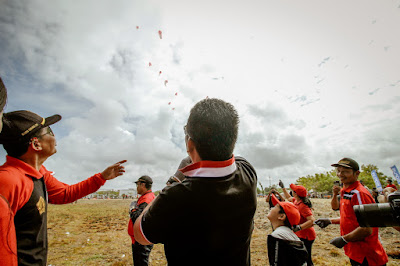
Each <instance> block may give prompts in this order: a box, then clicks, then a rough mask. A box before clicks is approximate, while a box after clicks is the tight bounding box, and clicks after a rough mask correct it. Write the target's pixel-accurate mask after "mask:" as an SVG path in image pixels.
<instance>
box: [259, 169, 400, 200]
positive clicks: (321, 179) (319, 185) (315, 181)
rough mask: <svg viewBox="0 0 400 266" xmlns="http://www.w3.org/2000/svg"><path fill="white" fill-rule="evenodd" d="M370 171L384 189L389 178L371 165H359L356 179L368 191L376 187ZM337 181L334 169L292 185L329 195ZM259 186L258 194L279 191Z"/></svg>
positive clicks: (309, 176) (300, 178)
mask: <svg viewBox="0 0 400 266" xmlns="http://www.w3.org/2000/svg"><path fill="white" fill-rule="evenodd" d="M372 170H375V171H376V173H377V175H378V178H379V180H380V182H381V184H382V187H385V186H386V180H387V179H388V178H391V177H388V176H386V175H385V174H383V173H382V172H380V171H379V169H378V167H377V166H376V165H373V164H367V165H361V170H360V175H359V177H358V180H362V181H364V185H365V186H367V187H368V188H370V189H372V188H374V187H376V185H375V182H374V180H373V178H372V175H371V172H372ZM391 179H392V180H393V182H394V183H395V179H394V178H391ZM337 180H339V178H338V177H337V176H336V171H335V169H332V170H331V171H328V172H325V173H319V174H314V175H307V176H303V177H299V178H297V180H296V181H295V182H293V183H296V184H298V185H302V186H304V187H305V188H306V189H307V190H308V191H310V190H311V189H312V190H313V191H314V192H321V193H330V192H332V186H333V182H334V181H337ZM259 185H260V187H258V188H257V193H258V194H264V195H265V194H268V192H269V191H270V190H271V189H273V188H274V189H277V190H279V191H280V189H279V188H278V187H277V185H272V186H270V187H265V188H264V187H263V186H262V184H261V183H259ZM285 185H286V186H287V187H289V184H285ZM396 185H397V184H396Z"/></svg>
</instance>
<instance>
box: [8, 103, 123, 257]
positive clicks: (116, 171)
mask: <svg viewBox="0 0 400 266" xmlns="http://www.w3.org/2000/svg"><path fill="white" fill-rule="evenodd" d="M60 119H61V116H60V115H53V116H50V117H47V118H42V117H40V116H39V115H37V114H35V113H32V112H30V111H15V112H10V113H5V114H4V116H3V131H2V132H1V134H0V143H1V144H3V147H4V149H5V150H6V152H7V157H6V162H5V163H4V164H3V165H2V166H0V194H1V195H2V196H3V197H4V199H5V200H6V201H7V205H8V206H7V208H1V210H0V217H4V216H7V215H8V216H9V220H8V224H7V226H6V227H5V228H4V227H3V228H2V230H1V231H0V233H1V235H0V239H1V242H0V265H17V264H18V265H46V264H47V246H48V240H47V204H48V203H53V204H65V203H71V202H74V201H75V200H77V199H79V198H82V197H84V196H86V195H88V194H90V193H93V192H95V191H97V190H98V189H99V188H100V187H101V186H102V185H104V183H105V182H106V180H110V179H113V178H116V177H117V176H120V175H122V174H123V173H124V172H125V170H124V166H123V165H122V164H123V163H124V162H126V161H125V160H124V161H120V162H118V163H115V164H113V165H111V166H109V167H107V168H106V169H105V170H104V171H103V172H101V173H98V174H95V175H94V176H92V177H90V178H88V179H86V180H84V181H82V182H79V183H77V184H75V185H72V186H69V185H67V184H64V183H62V182H60V181H58V180H57V179H56V178H55V177H54V176H53V172H51V171H49V170H47V169H46V168H45V167H44V166H43V163H44V162H45V161H46V159H47V158H49V157H50V156H52V155H53V154H55V153H56V152H57V149H56V140H55V136H54V133H53V131H52V130H51V128H50V125H53V124H54V123H56V122H58V121H59V120H60ZM2 225H4V221H3V220H2Z"/></svg>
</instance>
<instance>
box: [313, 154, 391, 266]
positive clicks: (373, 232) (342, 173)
mask: <svg viewBox="0 0 400 266" xmlns="http://www.w3.org/2000/svg"><path fill="white" fill-rule="evenodd" d="M332 166H333V167H336V174H337V176H338V177H339V179H340V182H341V183H343V188H342V189H341V190H340V196H341V201H340V218H320V219H318V220H317V221H315V223H316V224H317V225H319V226H320V227H321V228H324V227H326V226H328V225H329V224H340V234H341V236H339V237H335V238H334V239H332V240H331V241H330V242H329V243H330V244H332V245H334V246H336V247H338V248H342V247H344V252H345V254H346V255H347V256H348V257H349V258H350V263H351V265H385V264H386V263H387V262H388V256H387V255H386V252H385V250H384V249H383V246H382V244H381V242H380V240H379V233H378V228H369V227H360V226H359V224H358V222H357V218H356V215H355V212H354V210H353V206H354V205H362V204H371V203H375V201H374V199H373V198H372V196H371V194H370V193H369V191H368V190H367V189H366V188H365V187H364V186H363V185H361V183H360V182H359V181H357V179H358V175H359V174H360V171H359V169H360V168H359V166H358V163H357V162H356V161H354V160H353V159H351V158H343V159H341V160H340V161H339V162H338V163H335V164H332Z"/></svg>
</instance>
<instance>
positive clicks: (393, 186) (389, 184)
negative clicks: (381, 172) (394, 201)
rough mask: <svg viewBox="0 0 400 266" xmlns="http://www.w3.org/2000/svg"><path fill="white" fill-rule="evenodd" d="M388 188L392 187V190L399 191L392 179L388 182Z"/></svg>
mask: <svg viewBox="0 0 400 266" xmlns="http://www.w3.org/2000/svg"><path fill="white" fill-rule="evenodd" d="M387 183H388V184H387V186H386V187H391V188H394V189H395V190H397V187H396V185H395V184H393V181H392V179H390V178H389V179H388V180H387Z"/></svg>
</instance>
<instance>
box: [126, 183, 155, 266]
mask: <svg viewBox="0 0 400 266" xmlns="http://www.w3.org/2000/svg"><path fill="white" fill-rule="evenodd" d="M135 183H136V189H137V190H136V191H137V193H138V194H139V195H141V196H140V198H139V199H138V201H137V202H135V201H133V202H132V204H134V206H132V204H131V206H132V207H133V208H131V209H130V211H129V212H130V213H129V216H130V219H129V224H128V234H129V235H130V237H131V239H132V257H133V265H136V266H141V265H143V266H147V265H149V256H150V252H151V250H152V249H153V245H141V244H140V243H139V242H137V241H135V237H134V235H133V224H134V223H135V221H136V219H137V218H138V217H139V216H140V214H141V213H142V212H143V210H144V209H145V208H146V207H147V206H148V205H149V204H150V202H152V201H153V199H154V198H155V196H154V193H153V192H152V191H151V187H152V184H153V180H152V179H151V177H149V176H147V175H144V176H141V177H140V178H139V179H138V180H137V181H136V182H135Z"/></svg>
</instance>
